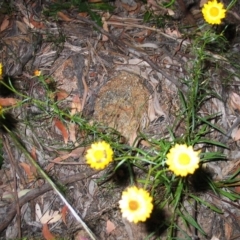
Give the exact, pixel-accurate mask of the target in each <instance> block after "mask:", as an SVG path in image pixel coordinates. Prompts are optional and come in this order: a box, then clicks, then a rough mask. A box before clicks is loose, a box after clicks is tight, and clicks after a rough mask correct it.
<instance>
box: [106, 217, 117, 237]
mask: <svg viewBox="0 0 240 240" xmlns="http://www.w3.org/2000/svg"><path fill="white" fill-rule="evenodd" d="M115 228H116V226H115V224H114V223H113V222H111V221H110V220H107V227H106V231H107V233H108V234H110V233H111V232H112V231H113V230H114V229H115Z"/></svg>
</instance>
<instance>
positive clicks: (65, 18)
mask: <svg viewBox="0 0 240 240" xmlns="http://www.w3.org/2000/svg"><path fill="white" fill-rule="evenodd" d="M57 15H58V17H60V18H61V19H62V20H64V21H66V22H71V21H72V19H71V18H69V17H68V16H67V15H66V14H64V13H63V12H58V13H57Z"/></svg>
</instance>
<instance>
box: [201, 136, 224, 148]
mask: <svg viewBox="0 0 240 240" xmlns="http://www.w3.org/2000/svg"><path fill="white" fill-rule="evenodd" d="M198 143H207V144H211V145H213V146H218V147H222V148H228V147H227V146H226V145H225V144H223V143H220V142H218V141H213V140H209V139H207V138H200V139H199V140H198Z"/></svg>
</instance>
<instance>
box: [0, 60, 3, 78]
mask: <svg viewBox="0 0 240 240" xmlns="http://www.w3.org/2000/svg"><path fill="white" fill-rule="evenodd" d="M2 74H3V65H2V63H0V78H1V77H2Z"/></svg>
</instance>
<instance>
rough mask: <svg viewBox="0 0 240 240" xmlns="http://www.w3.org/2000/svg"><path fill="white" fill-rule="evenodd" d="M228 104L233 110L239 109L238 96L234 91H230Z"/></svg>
mask: <svg viewBox="0 0 240 240" xmlns="http://www.w3.org/2000/svg"><path fill="white" fill-rule="evenodd" d="M229 99H230V100H229V105H230V107H231V108H232V109H233V111H236V110H238V111H240V96H239V95H238V94H236V93H235V92H232V93H231V94H230V96H229Z"/></svg>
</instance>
